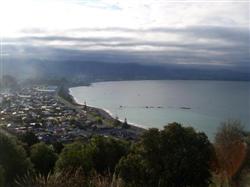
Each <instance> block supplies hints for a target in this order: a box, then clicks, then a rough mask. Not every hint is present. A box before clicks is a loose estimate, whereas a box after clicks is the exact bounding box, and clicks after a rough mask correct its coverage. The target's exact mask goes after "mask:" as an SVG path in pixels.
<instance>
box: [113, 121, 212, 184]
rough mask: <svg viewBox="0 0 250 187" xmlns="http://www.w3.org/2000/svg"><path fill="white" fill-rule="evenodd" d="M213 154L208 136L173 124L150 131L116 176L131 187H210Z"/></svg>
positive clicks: (123, 163)
mask: <svg viewBox="0 0 250 187" xmlns="http://www.w3.org/2000/svg"><path fill="white" fill-rule="evenodd" d="M212 150H213V149H212V146H211V144H210V142H209V141H208V138H207V136H206V135H205V134H204V133H196V132H195V131H194V129H193V128H191V127H182V126H181V125H180V124H178V123H172V124H169V125H168V126H166V127H164V130H162V131H159V130H158V129H150V130H149V131H147V132H146V133H145V134H144V135H143V136H142V140H141V141H140V142H139V143H138V145H137V146H136V148H135V150H134V152H132V153H130V154H129V155H128V156H127V157H125V158H123V159H121V161H120V162H119V164H118V165H117V167H116V174H117V175H118V176H119V177H121V178H122V179H123V180H124V181H125V182H126V184H127V186H129V185H130V186H150V187H151V186H158V187H165V186H171V187H180V186H196V187H206V186H208V185H209V183H210V177H211V174H210V170H209V168H210V162H211V159H212V153H213V151H212Z"/></svg>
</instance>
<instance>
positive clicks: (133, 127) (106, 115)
mask: <svg viewBox="0 0 250 187" xmlns="http://www.w3.org/2000/svg"><path fill="white" fill-rule="evenodd" d="M87 86H89V85H87ZM61 89H63V95H61V94H60V90H59V91H57V97H60V98H62V99H64V100H66V101H67V102H69V103H70V104H71V105H73V106H75V107H77V108H78V109H79V110H81V111H83V108H84V107H85V108H86V111H87V112H94V113H95V114H97V115H99V116H100V117H101V118H103V119H107V120H110V121H112V122H114V121H115V120H117V119H115V117H113V114H112V113H111V112H110V111H109V110H107V109H103V108H97V107H94V106H90V105H86V106H85V105H83V104H81V103H80V102H78V101H77V100H76V98H74V97H73V96H72V94H71V90H70V88H69V87H64V88H61ZM118 120H119V122H120V123H121V124H122V123H124V121H123V120H120V119H118ZM127 125H128V129H127V130H130V131H133V132H134V133H136V134H138V135H140V134H142V133H143V132H145V131H146V130H147V129H146V128H143V127H141V126H140V125H137V124H133V123H129V122H128V123H127Z"/></svg>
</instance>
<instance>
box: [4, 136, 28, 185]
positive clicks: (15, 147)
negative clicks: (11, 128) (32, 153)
mask: <svg viewBox="0 0 250 187" xmlns="http://www.w3.org/2000/svg"><path fill="white" fill-rule="evenodd" d="M0 150H1V154H0V165H1V166H2V170H4V174H5V186H8V185H10V184H11V183H13V181H14V180H15V178H16V177H17V176H23V175H25V174H26V173H27V172H28V171H29V170H31V169H32V164H31V162H30V160H29V159H28V158H27V156H26V152H25V150H24V149H23V147H22V146H21V145H20V144H19V143H18V142H17V140H16V139H14V138H12V137H9V136H7V135H5V134H3V133H1V132H0Z"/></svg>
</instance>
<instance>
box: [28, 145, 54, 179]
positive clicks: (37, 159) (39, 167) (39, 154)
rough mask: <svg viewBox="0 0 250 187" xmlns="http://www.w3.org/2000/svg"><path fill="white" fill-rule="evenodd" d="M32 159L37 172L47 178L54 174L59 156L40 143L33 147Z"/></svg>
mask: <svg viewBox="0 0 250 187" xmlns="http://www.w3.org/2000/svg"><path fill="white" fill-rule="evenodd" d="M30 159H31V161H32V163H33V164H34V168H35V170H36V171H37V172H38V173H40V174H42V175H45V176H46V175H48V174H49V173H50V172H53V168H54V166H55V162H56V160H57V154H56V153H55V152H54V150H53V149H52V148H51V147H49V146H48V145H46V144H45V143H38V144H35V145H33V146H32V147H31V152H30Z"/></svg>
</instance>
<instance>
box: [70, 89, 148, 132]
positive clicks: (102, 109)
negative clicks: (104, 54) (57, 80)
mask: <svg viewBox="0 0 250 187" xmlns="http://www.w3.org/2000/svg"><path fill="white" fill-rule="evenodd" d="M90 85H91V84H89V85H86V86H90ZM80 87H81V86H80ZM68 94H69V95H70V96H71V98H72V100H73V102H74V104H76V105H79V106H83V104H81V103H80V102H79V101H77V99H76V98H75V97H74V96H73V95H72V91H71V88H68ZM87 107H89V108H91V109H94V110H99V112H103V113H105V115H107V116H109V118H110V119H113V120H115V115H114V114H113V113H112V112H111V111H110V110H108V109H106V108H98V107H95V106H91V105H87ZM118 120H119V121H120V122H121V123H124V120H122V119H118ZM127 122H128V125H130V126H135V127H138V128H141V129H144V130H147V129H148V128H147V127H145V126H143V125H139V124H137V123H133V122H130V121H127Z"/></svg>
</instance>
